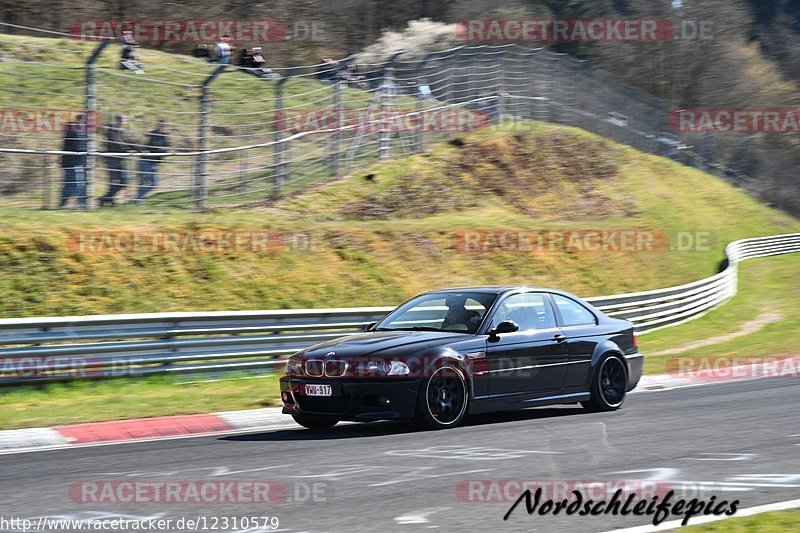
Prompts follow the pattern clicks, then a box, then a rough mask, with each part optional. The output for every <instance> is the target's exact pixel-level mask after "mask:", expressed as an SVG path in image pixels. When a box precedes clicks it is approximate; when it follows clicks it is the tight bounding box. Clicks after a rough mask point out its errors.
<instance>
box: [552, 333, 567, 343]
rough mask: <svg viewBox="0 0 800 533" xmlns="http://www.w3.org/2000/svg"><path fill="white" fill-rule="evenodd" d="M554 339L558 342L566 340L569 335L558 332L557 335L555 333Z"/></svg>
mask: <svg viewBox="0 0 800 533" xmlns="http://www.w3.org/2000/svg"><path fill="white" fill-rule="evenodd" d="M553 340H554V341H556V342H564V341H565V340H567V337H565V336H564V335H562V334H561V333H556V334H555V335H553Z"/></svg>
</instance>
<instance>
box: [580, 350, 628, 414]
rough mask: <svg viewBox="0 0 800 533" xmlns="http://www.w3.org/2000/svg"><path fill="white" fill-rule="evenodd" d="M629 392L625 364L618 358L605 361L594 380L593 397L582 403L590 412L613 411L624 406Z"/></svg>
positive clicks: (600, 365) (612, 356) (599, 367)
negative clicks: (626, 394) (623, 403)
mask: <svg viewBox="0 0 800 533" xmlns="http://www.w3.org/2000/svg"><path fill="white" fill-rule="evenodd" d="M627 390H628V373H627V370H626V368H625V363H624V362H623V361H622V359H620V358H619V357H617V356H614V355H610V356H608V357H606V358H605V359H603V360H602V361H601V362H600V364H599V365H598V368H597V370H596V372H595V375H594V379H593V380H592V388H591V397H590V399H589V400H588V401H585V402H581V405H583V406H584V407H585V408H586V409H587V410H589V411H613V410H615V409H619V408H620V407H621V406H622V402H624V401H625V393H626V392H627Z"/></svg>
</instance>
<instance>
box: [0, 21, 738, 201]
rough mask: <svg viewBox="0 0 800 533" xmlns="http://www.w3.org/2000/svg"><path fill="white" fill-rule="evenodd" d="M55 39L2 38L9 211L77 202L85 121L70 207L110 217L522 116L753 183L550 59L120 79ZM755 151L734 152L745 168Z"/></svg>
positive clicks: (288, 184)
mask: <svg viewBox="0 0 800 533" xmlns="http://www.w3.org/2000/svg"><path fill="white" fill-rule="evenodd" d="M53 41H54V42H58V43H59V44H58V48H59V50H60V52H59V54H60V55H59V56H58V57H59V60H56V59H55V58H54V56H53V55H52V54H49V53H48V46H47V45H46V44H42V43H46V41H45V40H42V39H38V40H34V39H30V38H27V39H26V38H23V37H19V36H15V35H13V36H12V35H8V34H0V58H1V59H2V61H0V89H2V90H0V112H2V113H3V116H2V117H1V118H2V131H1V132H0V136H1V137H2V145H1V146H0V205H6V206H8V205H14V206H23V207H32V208H44V209H51V208H58V207H62V204H65V202H64V201H63V200H62V191H63V188H64V181H65V171H64V168H63V167H64V166H68V164H65V163H64V156H65V155H67V156H70V153H66V152H65V150H66V148H65V145H64V137H65V133H64V129H65V127H66V124H67V123H68V122H69V121H71V120H74V119H75V116H77V115H78V114H79V113H88V116H89V117H90V121H89V122H90V123H89V126H88V127H87V128H85V135H86V141H87V143H86V151H85V152H76V153H75V154H72V155H78V156H81V157H82V156H88V157H86V158H85V159H86V161H85V172H84V173H83V174H81V176H85V180H86V186H85V188H79V191H78V193H77V194H76V195H75V196H76V198H74V199H70V200H68V201H67V202H66V204H65V206H66V207H72V206H76V205H77V206H83V205H84V202H80V201H78V202H76V200H82V199H86V200H87V201H86V202H85V207H86V208H88V209H91V208H93V207H95V206H97V200H98V199H99V198H101V197H103V196H108V192H109V187H110V186H112V185H113V184H109V182H110V181H111V182H115V183H116V185H114V186H113V187H112V188H116V189H119V191H118V192H117V194H116V195H115V197H114V200H115V201H116V202H117V203H137V202H140V203H143V204H144V205H147V206H151V207H152V206H164V207H191V206H196V207H201V208H203V207H217V206H227V205H242V204H244V205H247V204H255V203H263V202H270V201H274V200H275V199H276V198H278V197H280V196H282V195H286V194H291V193H292V192H294V191H301V190H303V189H304V188H305V187H307V186H309V185H311V184H314V183H319V182H321V181H324V180H326V179H329V178H330V177H332V176H337V175H340V174H343V173H346V172H348V171H349V170H351V169H353V168H356V167H361V166H364V165H366V164H368V163H370V162H374V161H377V160H379V159H386V158H389V157H393V156H399V155H403V154H410V153H414V152H418V151H420V150H423V149H424V148H425V146H426V145H427V144H429V143H431V142H435V141H439V140H442V139H446V138H450V137H453V136H455V135H463V134H465V133H468V132H470V131H473V130H476V129H479V128H483V127H486V126H488V125H490V124H499V123H506V124H514V123H515V121H518V120H540V121H548V122H554V123H560V124H566V125H570V126H576V127H579V128H583V129H585V130H588V131H591V132H594V133H597V134H599V135H602V136H604V137H608V138H611V139H614V140H615V141H618V142H620V143H624V144H627V145H630V146H633V147H635V148H637V149H639V150H643V151H646V152H650V153H654V154H657V155H661V156H666V157H670V158H672V159H674V160H676V161H679V162H681V163H684V164H687V165H691V166H695V167H698V168H701V169H703V170H706V171H710V172H713V173H716V174H718V175H720V176H723V177H725V178H727V179H729V180H731V181H733V182H735V183H736V184H738V185H740V186H745V187H750V186H752V185H753V184H754V180H753V179H752V178H750V177H749V176H747V175H746V174H744V173H743V172H741V171H739V170H736V169H734V168H731V167H729V166H726V165H723V164H721V163H720V162H719V158H718V152H719V151H718V150H717V149H716V147H715V146H714V144H713V138H711V136H709V135H706V136H700V137H696V138H690V137H685V138H681V137H679V136H678V135H676V134H675V133H673V132H670V131H668V129H667V120H668V116H669V113H670V106H669V105H668V103H667V102H665V101H662V100H659V99H657V98H654V97H652V96H651V95H648V94H647V93H645V92H643V91H641V90H639V89H637V88H635V87H633V86H631V85H628V84H626V83H623V82H620V81H619V80H616V79H613V78H612V77H610V76H608V75H606V74H605V73H603V72H599V71H597V70H596V69H593V68H592V67H591V66H590V65H589V64H588V63H587V62H583V61H578V60H575V59H574V58H572V57H569V56H566V55H563V54H556V53H552V52H550V51H547V50H544V49H534V48H528V47H525V46H521V45H502V46H472V47H470V46H462V47H457V48H453V49H449V50H441V51H434V52H430V53H428V54H427V55H425V56H424V57H416V58H406V57H404V54H403V53H402V52H397V53H394V54H392V55H390V56H388V57H386V58H384V59H382V60H381V61H379V62H373V63H365V62H361V61H359V58H358V57H356V56H350V57H347V58H343V59H339V60H325V61H324V62H322V63H320V64H315V65H305V66H297V67H291V68H269V66H268V65H262V66H261V67H259V68H252V67H243V66H238V65H221V64H219V63H210V62H209V61H208V60H204V59H201V58H189V57H181V56H175V55H169V54H164V53H161V52H158V51H155V50H141V51H139V56H140V57H139V60H140V61H141V63H142V66H143V68H142V69H137V70H130V69H126V68H121V67H122V62H121V60H120V58H119V55H120V45H119V44H118V43H114V42H103V43H86V42H75V41H70V40H68V39H60V40H56V39H53ZM42 49H44V50H42ZM116 115H124V116H126V117H127V123H126V125H125V126H124V128H123V131H124V139H125V144H124V146H125V148H126V149H125V151H123V152H109V151H108V144H107V135H108V132H109V131H110V130H111V129H112V128H111V126H112V124H113V122H114V117H115V116H116ZM159 120H161V121H163V123H164V125H165V131H166V133H167V136H168V137H167V138H168V140H169V146H168V147H167V148H166V149H165V151H163V150H162V151H161V152H157V151H154V150H153V147H152V146H151V145H150V143H148V141H147V138H148V133H149V132H151V131H152V130H153V128H154V126H155V123H156V122H157V121H159ZM744 145H746V143H744V142H743V146H744ZM116 146H119V145H116ZM743 150H746V148H742V147H740V148H739V149H738V150H736V149H731V148H729V149H728V152H730V153H733V154H734V155H735V156H736V157H737V158H738V159H737V160H738V161H740V162H746V161H747V154H746V153H743ZM109 154H111V156H109ZM148 156H149V157H153V156H159V157H160V158H161V163H159V164H158V165H157V167H156V172H155V174H156V181H155V183H154V184H153V185H154V187H152V188H145V189H141V188H140V184H142V182H143V178H145V179H151V178H152V177H153V176H152V175H153V171H152V168H147V166H146V164H145V165H144V166H143V164H142V162H143V161H145V162H146V161H148ZM79 161H82V160H81V159H80V157H79ZM81 164H82V165H83V164H84V163H83V162H81ZM114 165H116V167H114ZM112 167H114V168H116V169H117V170H119V168H120V167H121V172H119V171H117V172H112V171H110V169H111V168H112ZM143 193H145V194H143ZM137 197H138V198H137Z"/></svg>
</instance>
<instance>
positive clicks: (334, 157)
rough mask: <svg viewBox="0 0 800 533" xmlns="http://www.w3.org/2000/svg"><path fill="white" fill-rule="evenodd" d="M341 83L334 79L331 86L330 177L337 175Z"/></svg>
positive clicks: (340, 119)
mask: <svg viewBox="0 0 800 533" xmlns="http://www.w3.org/2000/svg"><path fill="white" fill-rule="evenodd" d="M341 107H342V82H341V80H339V78H338V77H337V78H336V82H335V83H334V84H333V125H334V127H333V133H332V134H331V153H330V156H329V163H328V165H329V167H330V173H331V176H336V175H337V174H339V140H340V138H341V129H340V128H341V127H342V109H341Z"/></svg>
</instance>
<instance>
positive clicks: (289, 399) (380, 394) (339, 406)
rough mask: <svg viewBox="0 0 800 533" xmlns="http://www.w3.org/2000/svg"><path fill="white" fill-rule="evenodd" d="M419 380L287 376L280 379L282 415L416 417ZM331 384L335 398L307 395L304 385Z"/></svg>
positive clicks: (355, 417) (357, 418)
mask: <svg viewBox="0 0 800 533" xmlns="http://www.w3.org/2000/svg"><path fill="white" fill-rule="evenodd" d="M420 382H421V380H419V379H385V380H369V381H365V380H345V379H314V378H303V377H287V376H284V377H282V378H281V380H280V386H281V399H282V401H283V412H284V413H285V414H290V415H301V414H308V415H318V416H331V417H335V418H338V419H339V420H357V421H368V420H394V419H407V418H413V416H414V410H415V408H416V404H417V393H418V391H419V387H420ZM307 383H308V384H314V385H330V386H331V389H332V392H333V395H332V396H308V395H306V394H305V391H304V387H303V386H304V385H305V384H307Z"/></svg>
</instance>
